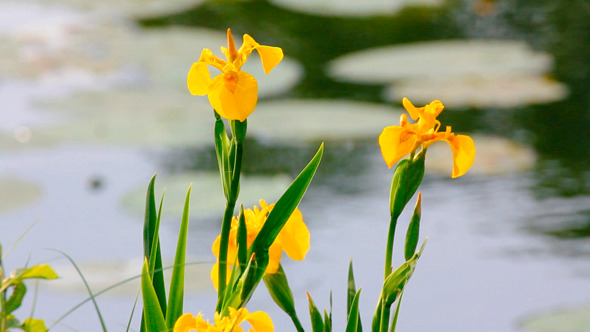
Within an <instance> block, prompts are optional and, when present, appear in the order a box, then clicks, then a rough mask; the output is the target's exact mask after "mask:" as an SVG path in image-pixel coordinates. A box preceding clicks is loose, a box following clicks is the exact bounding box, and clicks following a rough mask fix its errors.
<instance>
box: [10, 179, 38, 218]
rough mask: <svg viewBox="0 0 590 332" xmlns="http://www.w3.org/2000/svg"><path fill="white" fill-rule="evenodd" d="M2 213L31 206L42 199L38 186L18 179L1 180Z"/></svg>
mask: <svg viewBox="0 0 590 332" xmlns="http://www.w3.org/2000/svg"><path fill="white" fill-rule="evenodd" d="M0 197H2V199H1V200H0V212H8V211H11V210H13V209H18V208H20V207H23V206H26V205H29V204H31V203H33V202H35V201H37V200H39V198H40V197H41V190H40V189H39V187H37V186H36V185H34V184H32V183H30V182H27V181H24V180H21V179H18V178H16V177H12V176H11V177H6V176H3V177H2V178H0Z"/></svg>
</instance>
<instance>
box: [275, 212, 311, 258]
mask: <svg viewBox="0 0 590 332" xmlns="http://www.w3.org/2000/svg"><path fill="white" fill-rule="evenodd" d="M279 238H280V242H281V246H282V247H283V250H284V251H285V253H287V255H288V256H289V257H290V258H291V259H293V260H296V261H300V260H303V259H304V258H305V254H307V251H308V250H309V239H310V235H309V230H308V229H307V226H306V225H305V223H304V222H303V216H302V215H301V211H299V209H295V211H293V214H291V217H289V220H287V223H286V224H285V226H284V227H283V229H282V230H281V232H280V233H279Z"/></svg>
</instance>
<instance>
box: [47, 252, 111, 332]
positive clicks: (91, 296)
mask: <svg viewBox="0 0 590 332" xmlns="http://www.w3.org/2000/svg"><path fill="white" fill-rule="evenodd" d="M49 250H53V251H56V252H58V253H60V254H62V255H63V256H64V257H65V258H67V259H68V260H69V261H70V263H72V265H73V266H74V268H75V269H76V271H77V272H78V275H79V276H80V279H82V282H84V287H86V291H87V292H88V295H89V296H90V299H91V300H92V304H93V305H94V310H96V314H97V315H98V320H99V321H100V325H101V327H102V330H103V331H104V332H106V331H107V327H106V325H105V323H104V319H103V318H102V314H101V313H100V309H99V308H98V303H96V298H95V296H94V294H93V293H92V290H91V289H90V285H88V281H86V278H84V274H83V273H82V271H81V270H80V268H79V267H78V265H77V264H76V262H74V260H73V259H72V257H70V256H68V254H66V253H65V252H63V251H60V250H57V249H49Z"/></svg>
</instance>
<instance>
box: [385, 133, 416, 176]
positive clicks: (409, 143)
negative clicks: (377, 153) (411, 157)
mask: <svg viewBox="0 0 590 332" xmlns="http://www.w3.org/2000/svg"><path fill="white" fill-rule="evenodd" d="M416 140H417V137H416V135H415V134H413V133H411V132H408V131H407V130H405V129H404V128H402V127H400V126H389V127H385V129H383V131H382V132H381V135H379V146H380V147H381V154H382V155H383V159H384V160H385V163H387V166H388V167H389V168H391V166H393V165H394V164H395V163H396V162H398V161H399V160H400V159H401V158H403V157H404V156H405V155H407V154H409V153H410V152H412V150H413V149H414V147H415V145H416Z"/></svg>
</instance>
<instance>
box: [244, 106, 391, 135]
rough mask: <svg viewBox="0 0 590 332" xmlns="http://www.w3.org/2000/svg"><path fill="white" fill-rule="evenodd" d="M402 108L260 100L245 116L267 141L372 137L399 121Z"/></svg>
mask: <svg viewBox="0 0 590 332" xmlns="http://www.w3.org/2000/svg"><path fill="white" fill-rule="evenodd" d="M401 113H402V111H401V110H400V109H398V108H392V107H389V106H385V105H379V104H372V103H364V102H352V101H338V100H336V101H333V100H313V99H308V100H280V101H272V102H264V103H260V105H259V106H258V107H257V109H256V111H255V112H254V113H253V114H252V115H251V116H250V117H249V118H248V130H249V133H251V134H252V135H253V136H257V137H259V138H262V139H266V140H270V141H273V142H274V141H281V142H284V143H293V142H306V141H307V142H310V141H311V142H314V141H326V140H354V139H366V138H375V139H376V137H377V136H378V135H379V133H380V132H381V130H383V128H384V127H385V126H388V125H391V124H394V123H396V122H398V121H399V116H400V114H401Z"/></svg>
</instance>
